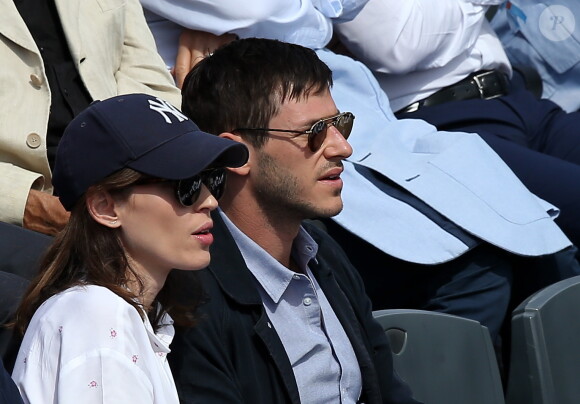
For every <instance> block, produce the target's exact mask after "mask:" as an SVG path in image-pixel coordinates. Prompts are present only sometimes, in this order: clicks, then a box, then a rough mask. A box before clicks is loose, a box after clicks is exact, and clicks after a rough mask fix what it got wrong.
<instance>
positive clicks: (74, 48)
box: [54, 0, 92, 64]
mask: <svg viewBox="0 0 580 404" xmlns="http://www.w3.org/2000/svg"><path fill="white" fill-rule="evenodd" d="M83 1H84V2H86V3H92V1H88V0H83ZM54 3H55V4H56V9H57V10H58V15H59V16H60V23H61V25H62V29H63V31H64V34H65V37H66V39H67V42H68V47H69V50H70V54H71V56H72V58H73V61H74V62H75V64H77V63H78V61H79V60H80V59H81V52H82V46H81V45H82V44H81V34H80V31H79V26H80V24H82V21H80V18H81V15H80V12H79V7H80V3H81V2H80V1H71V0H54ZM85 6H88V4H85Z"/></svg>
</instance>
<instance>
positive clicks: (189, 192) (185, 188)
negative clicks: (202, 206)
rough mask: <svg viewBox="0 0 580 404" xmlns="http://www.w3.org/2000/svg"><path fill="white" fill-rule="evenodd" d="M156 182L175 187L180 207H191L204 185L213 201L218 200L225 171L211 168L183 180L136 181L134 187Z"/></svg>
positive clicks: (223, 187) (223, 182) (150, 179)
mask: <svg viewBox="0 0 580 404" xmlns="http://www.w3.org/2000/svg"><path fill="white" fill-rule="evenodd" d="M156 182H170V183H173V184H174V186H175V196H176V197H177V200H178V201H179V203H181V205H183V206H192V205H193V204H194V203H195V202H196V201H197V200H198V198H199V195H200V194H201V185H202V184H204V185H205V186H206V187H207V189H208V190H209V192H211V194H212V195H213V196H214V198H215V199H220V198H221V197H222V195H223V193H224V189H225V186H226V170H225V169H224V168H213V169H208V170H204V171H202V172H201V173H199V174H198V175H194V176H193V177H190V178H186V179H183V180H166V179H162V178H147V179H143V180H141V181H137V182H136V183H135V185H141V184H152V183H156Z"/></svg>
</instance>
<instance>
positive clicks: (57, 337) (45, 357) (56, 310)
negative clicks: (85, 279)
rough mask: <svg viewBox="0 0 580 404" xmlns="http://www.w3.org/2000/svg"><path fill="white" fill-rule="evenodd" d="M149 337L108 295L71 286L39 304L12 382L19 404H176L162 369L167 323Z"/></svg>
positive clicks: (147, 328) (169, 334)
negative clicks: (21, 403)
mask: <svg viewBox="0 0 580 404" xmlns="http://www.w3.org/2000/svg"><path fill="white" fill-rule="evenodd" d="M163 324H164V325H163V326H162V327H161V328H160V329H159V330H158V331H157V333H154V332H153V329H152V327H151V324H150V323H149V321H148V320H147V319H145V321H143V320H142V319H141V317H140V316H139V313H138V312H137V311H136V310H135V309H134V308H133V307H132V306H131V305H129V304H128V303H127V302H125V301H124V300H123V299H121V298H120V297H119V296H117V295H116V294H114V293H113V292H111V291H110V290H109V289H107V288H104V287H100V286H94V285H90V286H82V287H80V286H78V287H73V288H70V289H67V290H65V291H64V292H62V293H59V294H57V295H55V296H53V297H51V298H50V299H48V300H47V301H46V302H44V303H43V304H42V305H41V306H40V307H39V309H38V310H37V311H36V313H35V314H34V316H33V318H32V321H31V322H30V325H29V327H28V330H27V331H26V334H25V336H24V341H23V342H22V345H21V347H20V351H19V352H18V358H17V359H16V364H15V367H14V371H13V373H12V378H13V379H14V381H15V382H16V384H17V385H18V388H19V389H20V392H21V393H22V396H23V398H24V402H25V403H31V404H44V403H46V404H49V403H50V404H57V403H59V404H73V403H74V404H79V403H83V404H93V403H94V404H97V403H107V404H110V403H119V404H121V403H122V404H127V403H139V404H147V403H155V404H169V403H171V404H173V403H179V399H178V397H177V391H176V389H175V383H174V382H173V377H172V375H171V370H170V369H169V365H168V363H167V354H168V353H169V352H170V350H169V344H170V343H171V340H172V339H173V335H174V330H173V320H171V318H170V317H169V315H167V314H166V315H165V317H164V318H163Z"/></svg>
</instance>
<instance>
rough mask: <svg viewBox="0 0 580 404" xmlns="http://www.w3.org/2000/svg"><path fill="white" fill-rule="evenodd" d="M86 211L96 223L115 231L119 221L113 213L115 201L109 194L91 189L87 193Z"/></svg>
mask: <svg viewBox="0 0 580 404" xmlns="http://www.w3.org/2000/svg"><path fill="white" fill-rule="evenodd" d="M86 205H87V210H88V211H89V214H90V215H91V217H92V218H93V220H95V221H96V222H97V223H100V224H102V225H103V226H106V227H110V228H112V229H116V228H117V227H120V226H121V221H120V220H119V217H118V216H117V213H116V212H115V200H114V199H113V197H112V196H111V194H110V193H109V192H107V191H105V190H102V189H93V190H89V191H88V192H87V199H86Z"/></svg>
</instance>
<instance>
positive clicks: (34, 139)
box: [26, 133, 41, 149]
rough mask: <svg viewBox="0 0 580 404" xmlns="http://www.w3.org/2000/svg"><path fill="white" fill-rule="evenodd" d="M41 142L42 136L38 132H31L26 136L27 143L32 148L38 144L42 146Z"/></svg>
mask: <svg viewBox="0 0 580 404" xmlns="http://www.w3.org/2000/svg"><path fill="white" fill-rule="evenodd" d="M40 143H41V141H40V136H39V135H38V133H31V134H29V135H28V136H27V137H26V144H27V145H28V147H30V148H31V149H36V148H38V146H40Z"/></svg>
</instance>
